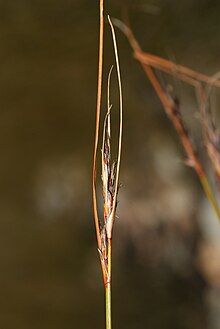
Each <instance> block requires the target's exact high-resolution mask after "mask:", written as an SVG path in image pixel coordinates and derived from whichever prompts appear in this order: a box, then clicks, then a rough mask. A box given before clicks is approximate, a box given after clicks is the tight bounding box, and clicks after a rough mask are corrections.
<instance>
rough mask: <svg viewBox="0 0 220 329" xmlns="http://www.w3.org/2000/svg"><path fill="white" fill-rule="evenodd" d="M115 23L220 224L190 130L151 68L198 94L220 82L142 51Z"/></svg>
mask: <svg viewBox="0 0 220 329" xmlns="http://www.w3.org/2000/svg"><path fill="white" fill-rule="evenodd" d="M113 22H114V24H115V25H116V26H118V27H119V28H120V29H121V30H122V32H123V33H124V34H125V35H126V37H127V38H128V41H129V43H130V45H131V47H132V49H133V51H134V57H135V58H136V59H137V60H138V61H139V62H140V64H141V66H142V68H143V70H144V71H145V73H146V75H147V77H148V79H149V80H150V82H151V84H152V86H153V88H154V90H155V92H156V94H157V96H158V98H159V99H160V101H161V103H162V105H163V107H164V109H165V111H166V114H167V116H168V117H169V119H170V121H171V122H172V124H173V126H174V128H175V129H176V131H177V133H178V135H179V138H180V141H181V143H182V145H183V148H184V149H185V152H186V154H187V157H188V159H187V162H186V163H187V164H188V165H190V166H191V167H193V168H194V170H195V172H196V173H197V175H198V177H199V180H200V182H201V185H202V187H203V190H204V192H205V194H206V196H207V199H208V200H209V202H210V204H211V206H212V208H213V210H214V211H215V213H216V215H217V218H218V220H219V221H220V208H219V205H218V202H217V200H216V197H215V194H214V193H213V190H212V188H211V185H210V183H209V182H208V179H207V177H206V174H205V172H204V170H203V167H202V165H201V163H200V160H199V158H198V156H197V153H196V151H195V147H194V145H193V142H192V141H191V139H190V137H189V134H188V131H187V129H186V127H185V125H184V122H183V120H182V117H181V114H180V111H179V105H177V104H176V103H175V101H174V99H172V96H170V95H168V94H167V92H166V91H165V90H164V88H163V87H162V86H161V84H160V82H159V80H158V78H157V77H156V75H155V73H154V71H153V69H152V67H153V68H156V69H159V70H161V71H164V72H166V73H168V74H171V75H176V76H177V77H178V78H179V79H180V80H183V81H185V82H186V83H188V84H190V85H192V86H193V87H195V88H196V91H197V92H199V93H200V89H201V82H202V83H206V84H208V85H211V86H216V87H219V86H220V81H219V80H218V79H216V78H215V77H208V76H206V75H204V74H201V73H199V72H196V71H193V70H191V69H188V68H187V67H184V66H181V65H177V64H175V63H173V62H171V61H168V60H165V59H163V58H161V57H158V56H154V55H151V54H149V53H146V52H143V51H142V49H141V47H140V45H139V43H138V42H137V40H136V39H135V37H134V34H133V32H132V30H131V29H130V28H129V27H128V26H127V25H125V24H124V23H123V22H121V21H120V20H117V19H114V21H113Z"/></svg>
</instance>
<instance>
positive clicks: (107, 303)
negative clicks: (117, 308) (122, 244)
mask: <svg viewBox="0 0 220 329" xmlns="http://www.w3.org/2000/svg"><path fill="white" fill-rule="evenodd" d="M111 267H112V241H111V239H108V280H107V282H106V285H105V309H106V329H112V312H111V270H112V269H111Z"/></svg>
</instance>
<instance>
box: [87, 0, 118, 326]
mask: <svg viewBox="0 0 220 329" xmlns="http://www.w3.org/2000/svg"><path fill="white" fill-rule="evenodd" d="M108 21H109V25H110V28H111V34H112V40H113V48H114V54H115V62H116V71H117V80H118V90H119V133H118V151H117V162H116V163H114V162H113V163H112V161H111V108H112V105H111V104H110V83H111V73H112V69H113V67H112V68H111V69H110V72H109V76H108V90H107V113H106V116H105V119H104V125H103V136H102V152H101V164H102V166H101V167H102V192H103V199H104V205H103V218H102V219H101V218H100V217H99V214H98V206H97V191H96V167H97V150H98V144H99V135H100V114H101V98H102V76H103V44H104V42H103V40H104V0H100V32H99V64H98V88H97V106H96V128H95V145H94V153H93V175H92V187H93V210H94V220H95V228H96V236H97V244H98V251H99V256H100V262H101V268H102V275H103V283H104V288H105V308H106V329H112V312H111V305H112V302H111V277H112V232H113V224H114V222H115V217H116V207H117V195H118V187H119V172H120V163H121V149H122V105H123V104H122V87H121V74H120V65H119V56H118V48H117V41H116V35H115V31H114V27H113V25H112V22H111V19H110V17H109V16H108Z"/></svg>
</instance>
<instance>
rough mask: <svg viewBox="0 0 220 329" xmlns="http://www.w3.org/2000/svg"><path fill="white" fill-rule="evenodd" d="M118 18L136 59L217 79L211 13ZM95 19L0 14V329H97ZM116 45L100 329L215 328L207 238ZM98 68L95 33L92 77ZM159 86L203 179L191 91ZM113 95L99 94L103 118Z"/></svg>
mask: <svg viewBox="0 0 220 329" xmlns="http://www.w3.org/2000/svg"><path fill="white" fill-rule="evenodd" d="M126 6H127V8H128V9H129V12H130V19H131V24H132V27H133V30H134V32H135V35H136V37H137V39H138V40H139V42H140V43H141V45H142V47H143V48H144V49H145V50H147V51H149V52H152V53H154V54H156V55H160V56H163V57H165V58H168V59H171V60H174V61H175V62H178V63H181V64H183V65H186V66H189V67H192V68H194V69H196V70H200V71H202V72H204V73H207V74H210V75H212V74H214V73H215V72H216V71H218V70H219V69H220V62H219V51H220V44H219V40H220V3H219V1H214V0H212V1H211V0H209V1H208V0H181V1H175V0H142V1H141V0H133V1H131V0H130V1H121V2H120V1H116V0H115V1H107V8H106V9H107V12H108V13H109V14H111V15H112V16H115V17H118V18H121V10H122V8H124V7H126ZM98 19H99V12H98V1H91V0H62V1H61V0H53V1H52V0H29V1H28V0H19V1H0V45H1V46H0V72H1V74H0V109H1V111H0V151H1V161H0V196H1V197H0V263H1V271H0V327H1V328H4V329H12V328H16V329H50V328H51V329H59V328H62V329H69V328H78V329H81V328H82V329H83V328H95V329H98V328H100V329H101V328H104V298H103V289H102V283H101V272H100V268H99V260H98V253H97V250H96V240H95V231H94V225H93V216H92V204H91V162H92V149H93V137H94V123H95V102H96V81H97V53H98V49H97V48H98V28H99V26H98ZM117 36H118V43H119V52H120V61H121V68H122V80H123V91H124V118H125V121H124V140H123V158H122V168H121V182H122V185H123V186H122V188H121V189H120V194H119V207H118V215H119V217H120V218H119V220H118V221H117V223H116V226H115V231H114V232H115V235H114V258H113V324H114V327H115V328H120V329H123V328H126V329H143V328H152V329H197V328H198V329H205V328H208V329H219V328H220V315H219V314H220V262H219V255H220V242H219V241H220V239H219V237H220V229H219V225H218V223H217V220H216V217H215V215H214V214H213V212H212V210H211V209H210V207H209V205H208V203H207V201H206V199H205V197H204V194H203V192H202V190H201V187H200V185H199V183H198V180H197V177H196V176H195V174H194V173H193V171H192V170H191V169H190V168H188V167H186V166H185V165H184V162H183V159H184V153H183V151H182V148H181V146H180V144H179V141H178V138H177V136H176V134H175V132H174V131H173V128H172V126H171V124H170V122H169V121H168V119H167V118H166V116H165V114H164V112H163V109H162V107H161V104H160V102H159V100H158V99H157V97H156V95H155V93H154V91H153V90H152V88H151V86H150V84H149V82H148V81H147V79H146V77H145V75H144V73H143V72H142V70H141V68H140V66H139V65H138V63H137V62H136V61H135V60H134V59H133V57H132V52H131V49H130V47H129V45H128V43H127V40H126V39H125V38H124V36H123V35H122V34H121V32H120V31H117ZM112 61H113V56H112V43H111V39H110V35H109V29H108V26H107V24H106V47H105V71H106V74H107V71H108V69H109V67H110V65H111V64H112ZM106 74H105V79H106ZM161 79H165V81H166V77H165V76H163V77H161ZM169 81H170V82H171V83H172V85H173V86H174V88H175V92H176V93H177V95H178V96H179V98H180V101H181V105H182V109H183V111H184V118H185V120H186V122H187V124H188V127H189V128H190V129H191V131H192V135H193V138H194V140H195V142H196V144H197V147H198V149H199V151H200V156H201V158H202V161H203V163H204V165H205V167H206V170H207V172H210V178H211V179H212V180H213V176H212V173H211V171H210V168H209V164H208V162H207V159H206V158H205V156H204V154H203V153H204V147H203V145H202V141H201V132H200V130H199V119H198V109H197V107H196V101H195V95H194V92H193V90H192V89H191V88H189V87H187V86H185V85H183V84H180V83H179V82H178V81H177V80H175V78H174V79H171V80H169ZM105 85H106V83H105ZM115 88H116V85H115V84H114V81H113V86H112V100H113V102H114V104H115V106H114V109H116V110H117V103H116V102H117V94H116V91H115ZM215 96H216V97H215V98H214V100H213V110H214V112H215V115H216V116H218V92H215ZM103 101H104V102H105V99H103ZM103 104H104V103H103ZM104 109H105V107H104V106H103V110H104Z"/></svg>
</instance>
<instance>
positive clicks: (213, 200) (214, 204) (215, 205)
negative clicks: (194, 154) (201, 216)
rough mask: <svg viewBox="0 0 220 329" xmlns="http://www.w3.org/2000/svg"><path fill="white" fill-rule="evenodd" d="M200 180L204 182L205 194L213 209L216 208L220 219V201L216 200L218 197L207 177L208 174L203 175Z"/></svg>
mask: <svg viewBox="0 0 220 329" xmlns="http://www.w3.org/2000/svg"><path fill="white" fill-rule="evenodd" d="M200 181H201V184H202V187H203V189H204V191H205V194H206V196H207V198H208V200H209V202H210V204H211V206H212V207H213V209H214V210H215V213H216V215H217V217H218V220H219V221H220V209H219V205H218V202H217V200H216V197H215V195H214V193H213V191H212V188H211V186H210V184H209V182H208V180H207V178H206V176H203V177H200Z"/></svg>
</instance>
